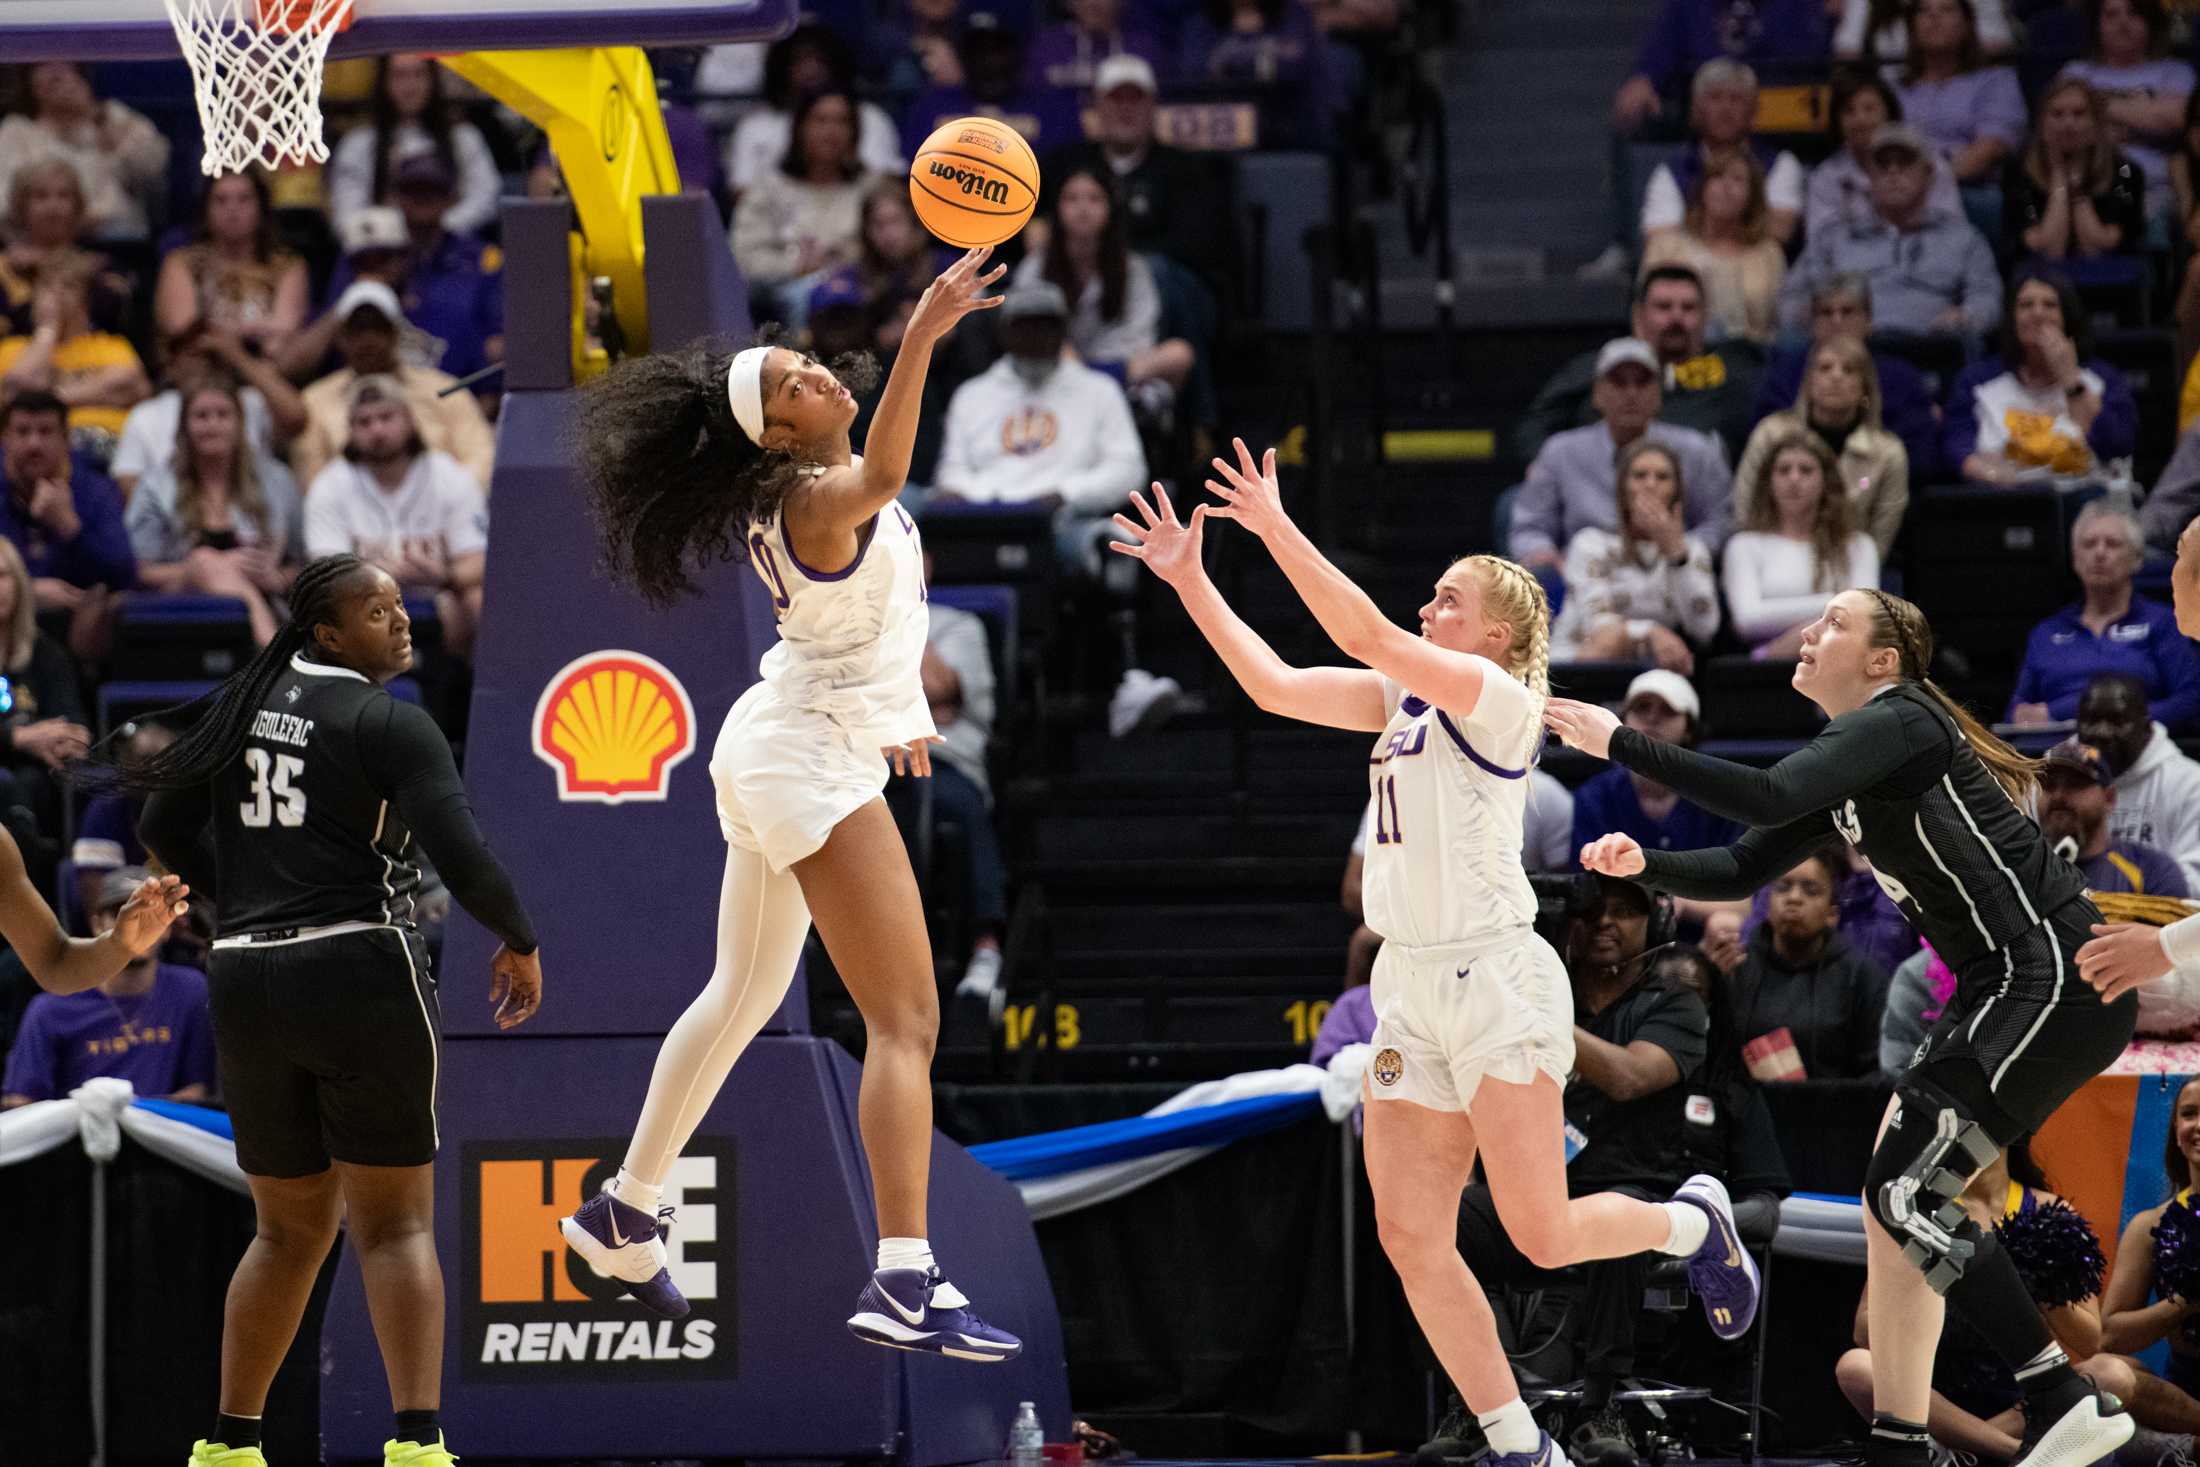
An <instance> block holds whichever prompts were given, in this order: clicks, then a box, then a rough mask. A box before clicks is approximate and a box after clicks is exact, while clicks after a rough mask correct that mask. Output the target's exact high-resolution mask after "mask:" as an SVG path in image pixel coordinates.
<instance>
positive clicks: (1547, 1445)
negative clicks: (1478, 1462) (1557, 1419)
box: [1482, 1431, 1572, 1467]
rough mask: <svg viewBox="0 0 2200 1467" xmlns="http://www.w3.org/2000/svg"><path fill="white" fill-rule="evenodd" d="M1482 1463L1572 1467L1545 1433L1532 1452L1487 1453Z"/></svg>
mask: <svg viewBox="0 0 2200 1467" xmlns="http://www.w3.org/2000/svg"><path fill="white" fill-rule="evenodd" d="M1482 1461H1483V1463H1484V1464H1485V1467H1572V1464H1571V1463H1570V1462H1568V1461H1567V1460H1566V1454H1565V1453H1564V1452H1563V1451H1561V1450H1559V1446H1558V1443H1557V1442H1555V1441H1552V1440H1551V1434H1550V1433H1549V1432H1547V1431H1546V1432H1544V1433H1543V1440H1541V1441H1539V1442H1537V1443H1536V1444H1535V1450H1534V1451H1532V1452H1489V1453H1487V1454H1486V1455H1484V1456H1483V1458H1482Z"/></svg>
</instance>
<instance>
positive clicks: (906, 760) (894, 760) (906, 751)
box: [879, 734, 947, 779]
mask: <svg viewBox="0 0 2200 1467" xmlns="http://www.w3.org/2000/svg"><path fill="white" fill-rule="evenodd" d="M946 742H947V740H945V739H943V738H941V737H940V736H939V735H938V734H933V735H931V736H930V737H928V738H921V739H911V740H910V741H909V742H908V743H906V744H888V745H887V746H886V747H885V748H883V749H881V750H880V751H879V752H880V753H882V754H884V755H885V756H886V762H887V764H888V766H890V767H891V768H892V769H893V771H894V773H896V774H907V775H912V776H914V777H916V778H918V779H930V778H931V777H932V746H933V745H934V744H944V743H946Z"/></svg>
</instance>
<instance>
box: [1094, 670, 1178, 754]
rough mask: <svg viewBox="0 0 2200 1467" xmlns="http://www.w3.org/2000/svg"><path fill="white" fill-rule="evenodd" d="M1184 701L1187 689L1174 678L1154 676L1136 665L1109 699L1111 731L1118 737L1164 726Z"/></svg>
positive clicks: (1124, 675)
mask: <svg viewBox="0 0 2200 1467" xmlns="http://www.w3.org/2000/svg"><path fill="white" fill-rule="evenodd" d="M1183 704H1184V689H1183V688H1182V687H1181V686H1180V685H1179V684H1178V683H1177V680H1176V679H1175V678H1173V677H1155V676H1154V675H1153V674H1152V673H1150V672H1147V671H1146V670H1145V669H1144V668H1140V667H1134V668H1132V669H1131V670H1130V671H1128V672H1126V673H1124V674H1123V681H1122V682H1120V683H1118V684H1117V685H1116V688H1115V696H1114V697H1113V698H1110V699H1109V700H1108V732H1109V733H1110V734H1112V735H1113V736H1114V737H1116V738H1119V739H1120V738H1128V737H1129V736H1130V735H1132V734H1134V733H1146V732H1148V731H1150V730H1152V729H1157V728H1159V727H1161V725H1162V724H1164V723H1167V722H1168V721H1169V720H1170V719H1171V718H1174V717H1175V716H1176V714H1177V710H1178V709H1180V708H1181V707H1182V706H1183Z"/></svg>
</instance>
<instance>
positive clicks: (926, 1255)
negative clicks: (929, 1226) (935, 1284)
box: [878, 1238, 933, 1273]
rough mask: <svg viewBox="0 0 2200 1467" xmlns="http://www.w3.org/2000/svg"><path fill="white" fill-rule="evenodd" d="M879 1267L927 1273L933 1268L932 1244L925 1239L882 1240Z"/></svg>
mask: <svg viewBox="0 0 2200 1467" xmlns="http://www.w3.org/2000/svg"><path fill="white" fill-rule="evenodd" d="M878 1266H879V1267H880V1268H881V1269H888V1268H913V1269H916V1270H917V1271H918V1272H919V1273H922V1272H925V1271H926V1270H929V1269H930V1268H931V1267H932V1266H933V1263H932V1244H931V1243H930V1241H928V1240H927V1239H924V1238H881V1239H879V1240H878Z"/></svg>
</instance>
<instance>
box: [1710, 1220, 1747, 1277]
mask: <svg viewBox="0 0 2200 1467" xmlns="http://www.w3.org/2000/svg"><path fill="white" fill-rule="evenodd" d="M1711 1220H1712V1222H1713V1223H1715V1224H1717V1226H1718V1229H1719V1237H1720V1238H1721V1239H1722V1240H1724V1241H1725V1243H1726V1266H1727V1267H1728V1268H1740V1267H1741V1266H1742V1250H1741V1249H1739V1248H1737V1247H1735V1246H1734V1235H1733V1234H1732V1233H1730V1232H1728V1231H1727V1230H1726V1219H1725V1218H1723V1217H1721V1216H1719V1214H1718V1213H1717V1212H1716V1211H1714V1212H1713V1213H1712V1214H1711Z"/></svg>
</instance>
